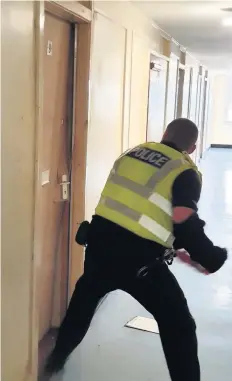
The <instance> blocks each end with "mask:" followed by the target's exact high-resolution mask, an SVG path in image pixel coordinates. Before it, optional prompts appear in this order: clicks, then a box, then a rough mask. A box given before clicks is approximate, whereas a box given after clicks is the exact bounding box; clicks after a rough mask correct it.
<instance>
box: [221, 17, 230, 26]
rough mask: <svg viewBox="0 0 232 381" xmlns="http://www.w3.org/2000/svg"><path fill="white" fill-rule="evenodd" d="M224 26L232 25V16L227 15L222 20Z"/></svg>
mask: <svg viewBox="0 0 232 381" xmlns="http://www.w3.org/2000/svg"><path fill="white" fill-rule="evenodd" d="M222 25H223V26H232V17H227V18H225V19H223V20H222Z"/></svg>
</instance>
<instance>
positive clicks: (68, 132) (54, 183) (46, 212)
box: [37, 12, 75, 366]
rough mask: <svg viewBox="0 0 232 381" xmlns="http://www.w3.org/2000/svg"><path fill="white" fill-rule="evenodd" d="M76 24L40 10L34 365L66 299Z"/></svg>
mask: <svg viewBox="0 0 232 381" xmlns="http://www.w3.org/2000/svg"><path fill="white" fill-rule="evenodd" d="M74 37H75V25H74V24H71V23H69V22H68V21H65V20H63V19H61V18H59V17H56V16H54V15H53V14H50V13H47V12H45V21H44V46H43V68H44V82H43V123H42V128H41V146H40V148H39V151H40V152H39V160H40V163H39V167H40V185H41V189H40V211H39V213H40V216H39V217H40V262H39V267H38V277H37V279H38V313H39V337H38V339H39V366H42V364H43V362H44V360H45V358H44V356H45V357H46V352H47V350H48V349H47V350H45V347H48V346H49V345H52V338H53V335H54V333H55V329H56V327H58V326H59V325H60V322H61V320H62V319H63V317H64V314H65V312H66V307H67V301H68V273H69V230H70V223H69V222H70V182H71V162H72V130H73V111H72V110H73V90H74V81H73V80H74Z"/></svg>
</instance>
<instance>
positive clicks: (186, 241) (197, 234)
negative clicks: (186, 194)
mask: <svg viewBox="0 0 232 381" xmlns="http://www.w3.org/2000/svg"><path fill="white" fill-rule="evenodd" d="M204 226H205V222H204V221H203V220H201V219H200V218H199V217H198V215H197V213H196V214H195V215H194V216H192V217H191V218H189V219H188V220H186V221H185V222H183V223H180V224H174V235H175V237H176V241H175V242H176V244H175V243H174V247H176V245H177V246H179V247H178V248H184V249H185V250H186V251H187V252H188V253H189V255H190V258H191V260H192V261H194V262H197V263H199V264H200V265H201V266H202V267H203V268H205V269H206V270H207V271H208V272H209V273H214V272H216V271H218V270H219V269H220V268H221V267H222V266H223V264H224V263H225V261H226V259H227V250H226V249H224V248H221V247H218V246H215V245H214V244H213V242H212V241H211V240H210V239H209V238H208V237H207V235H206V234H205V232H204ZM176 248H177V247H176Z"/></svg>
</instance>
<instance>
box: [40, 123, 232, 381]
mask: <svg viewBox="0 0 232 381" xmlns="http://www.w3.org/2000/svg"><path fill="white" fill-rule="evenodd" d="M197 137H198V130H197V127H196V125H195V124H194V123H193V122H191V121H190V120H188V119H176V120H174V121H173V122H171V123H170V124H169V125H168V127H167V129H166V131H165V134H164V136H163V140H162V142H161V143H153V142H151V143H144V144H141V145H139V146H138V147H135V148H133V149H131V150H128V151H127V152H126V153H124V154H123V155H122V156H120V157H119V158H118V160H116V162H115V164H114V166H113V168H112V170H111V172H110V175H109V177H108V180H107V182H106V185H105V187H104V189H103V192H102V195H101V198H100V201H99V204H98V205H97V208H96V211H95V215H94V216H93V219H92V221H91V224H90V225H89V231H88V236H87V248H86V256H85V265H84V274H83V276H82V277H81V278H80V279H79V280H78V281H77V284H76V288H75V290H74V293H73V296H72V299H71V302H70V304H69V308H68V310H67V313H66V316H65V318H64V321H63V323H62V324H61V327H60V329H59V333H58V338H57V341H56V345H55V348H54V350H53V352H52V354H51V356H50V357H49V359H48V362H47V366H46V369H47V371H48V372H50V373H55V372H58V371H59V370H60V369H62V368H63V366H64V364H65V362H66V359H67V358H68V356H69V355H70V353H71V352H72V351H73V349H74V348H75V347H76V346H77V345H78V344H80V342H81V341H82V339H83V338H84V336H85V334H86V332H87V330H88V328H89V325H90V323H91V319H92V317H93V315H94V312H95V309H96V307H97V305H98V303H99V301H100V299H101V298H102V297H104V296H105V295H106V294H107V293H109V292H111V291H113V290H117V289H119V290H123V291H125V292H127V293H128V294H130V295H131V296H132V297H134V298H135V299H136V300H137V301H138V302H139V303H141V305H143V306H144V307H145V309H147V311H149V312H150V313H151V314H152V315H153V316H154V318H155V319H156V321H157V323H158V326H159V331H160V337H161V342H162V346H163V350H164V354H165V357H166V361H167V365H168V369H169V372H170V377H171V379H172V381H182V380H183V381H186V380H187V381H199V380H200V367H199V361H198V353H197V337H196V325H195V322H194V320H193V318H192V316H191V314H190V312H189V308H188V305H187V301H186V299H185V296H184V294H183V292H182V290H181V288H180V286H179V284H178V282H177V280H176V279H175V277H174V275H173V274H172V272H170V270H169V268H168V266H167V263H166V262H168V261H169V260H170V259H171V258H170V253H172V250H173V248H175V249H178V248H184V249H185V250H186V251H187V252H188V253H189V254H190V257H191V259H192V260H193V261H195V262H198V263H199V264H200V265H202V266H203V267H204V268H205V269H206V270H207V271H208V272H210V273H213V272H215V271H217V270H219V269H220V267H221V266H222V265H223V264H224V262H225V260H226V259H227V251H226V249H222V248H220V247H217V246H214V244H213V243H212V242H211V241H210V240H209V238H207V236H206V235H205V233H204V225H205V223H204V221H202V220H201V219H200V218H199V217H198V214H197V202H198V200H199V197H200V192H201V174H200V172H199V171H198V169H197V167H196V165H195V164H194V163H193V161H192V160H191V159H190V157H189V154H191V153H192V152H193V151H194V150H195V148H196V141H197ZM166 259H168V260H167V261H166Z"/></svg>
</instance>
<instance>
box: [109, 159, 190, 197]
mask: <svg viewBox="0 0 232 381" xmlns="http://www.w3.org/2000/svg"><path fill="white" fill-rule="evenodd" d="M119 164H120V163H119V161H118V162H116V163H115V165H114V168H113V169H112V171H111V174H110V177H109V181H110V182H112V183H114V184H117V185H120V186H122V187H124V188H126V189H129V190H131V191H132V192H134V193H137V194H138V195H140V196H142V197H144V198H147V199H148V198H149V197H150V196H151V195H152V192H153V190H154V188H155V185H156V184H157V183H158V182H159V181H161V180H163V179H164V178H165V177H166V176H167V175H168V174H169V172H171V171H172V170H174V169H177V168H179V167H180V166H181V165H183V164H184V163H183V160H182V159H178V160H170V161H169V162H168V163H166V164H165V165H164V166H163V168H161V169H159V170H158V171H157V172H156V173H155V174H154V175H152V176H151V177H150V179H149V180H148V182H147V183H146V185H141V184H138V183H136V182H135V181H133V180H131V179H128V178H127V177H124V176H120V175H118V174H117V173H116V171H117V169H118V167H119Z"/></svg>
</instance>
